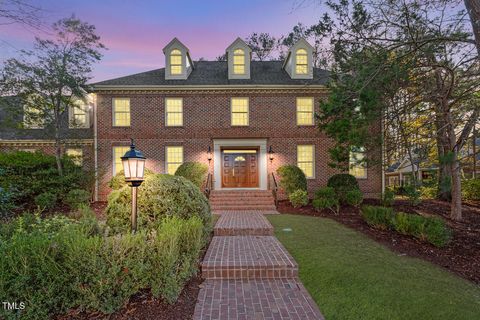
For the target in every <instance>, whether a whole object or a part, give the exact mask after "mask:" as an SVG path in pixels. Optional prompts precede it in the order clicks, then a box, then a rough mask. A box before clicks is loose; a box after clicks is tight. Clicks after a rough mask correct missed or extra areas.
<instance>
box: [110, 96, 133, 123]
mask: <svg viewBox="0 0 480 320" xmlns="http://www.w3.org/2000/svg"><path fill="white" fill-rule="evenodd" d="M113 126H114V127H129V126H130V99H128V98H114V99H113Z"/></svg>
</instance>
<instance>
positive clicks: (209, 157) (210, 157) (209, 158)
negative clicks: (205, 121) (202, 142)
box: [207, 146, 212, 164]
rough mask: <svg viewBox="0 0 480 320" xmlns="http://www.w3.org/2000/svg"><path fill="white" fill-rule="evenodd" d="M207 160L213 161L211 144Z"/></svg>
mask: <svg viewBox="0 0 480 320" xmlns="http://www.w3.org/2000/svg"><path fill="white" fill-rule="evenodd" d="M207 160H208V163H209V164H210V161H212V148H210V146H208V151H207Z"/></svg>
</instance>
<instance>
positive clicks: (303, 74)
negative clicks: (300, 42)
mask: <svg viewBox="0 0 480 320" xmlns="http://www.w3.org/2000/svg"><path fill="white" fill-rule="evenodd" d="M300 50H303V51H305V58H306V59H307V63H306V64H301V65H302V66H303V65H305V66H306V67H307V72H306V73H299V72H297V66H298V65H299V63H298V61H297V58H298V51H300ZM294 55H295V65H294V68H295V74H296V75H298V76H305V75H308V73H309V72H308V70H309V66H310V64H309V59H308V50H307V48H303V47H300V48H296V49H295V52H294ZM303 55H304V54H302V56H303Z"/></svg>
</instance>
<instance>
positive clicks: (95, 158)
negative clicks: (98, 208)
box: [93, 94, 98, 201]
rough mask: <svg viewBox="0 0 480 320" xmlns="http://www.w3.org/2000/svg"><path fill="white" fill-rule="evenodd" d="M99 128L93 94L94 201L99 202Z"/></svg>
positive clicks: (95, 96)
mask: <svg viewBox="0 0 480 320" xmlns="http://www.w3.org/2000/svg"><path fill="white" fill-rule="evenodd" d="M97 131H98V126H97V95H96V94H93V153H94V157H93V158H94V160H95V169H94V170H95V192H94V200H95V201H98V134H97Z"/></svg>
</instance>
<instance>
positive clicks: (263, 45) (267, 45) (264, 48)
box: [245, 32, 277, 61]
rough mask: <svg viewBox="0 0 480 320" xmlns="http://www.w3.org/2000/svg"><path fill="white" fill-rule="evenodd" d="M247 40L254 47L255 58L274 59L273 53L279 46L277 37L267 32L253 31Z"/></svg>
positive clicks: (260, 59) (261, 59)
mask: <svg viewBox="0 0 480 320" xmlns="http://www.w3.org/2000/svg"><path fill="white" fill-rule="evenodd" d="M245 42H246V43H247V44H248V46H249V47H250V48H251V49H252V53H253V56H254V57H253V58H254V59H255V60H259V61H265V60H269V59H272V53H273V52H274V51H275V49H276V47H277V39H276V38H275V37H273V36H271V35H270V34H268V33H265V32H262V33H256V32H253V33H252V34H251V35H249V36H248V37H247V38H246V39H245Z"/></svg>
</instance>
